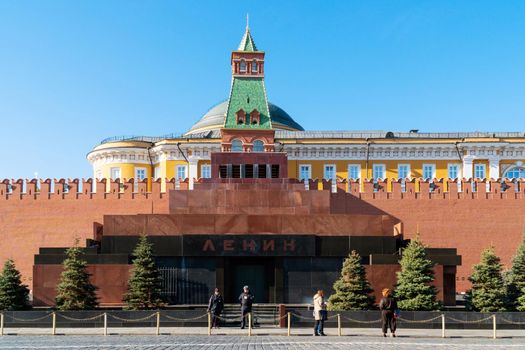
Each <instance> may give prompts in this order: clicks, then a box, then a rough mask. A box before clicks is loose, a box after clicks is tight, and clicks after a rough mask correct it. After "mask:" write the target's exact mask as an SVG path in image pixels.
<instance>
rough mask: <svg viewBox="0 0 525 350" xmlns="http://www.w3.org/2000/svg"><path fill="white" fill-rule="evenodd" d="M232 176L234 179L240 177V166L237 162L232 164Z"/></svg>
mask: <svg viewBox="0 0 525 350" xmlns="http://www.w3.org/2000/svg"><path fill="white" fill-rule="evenodd" d="M232 177H233V178H234V179H240V178H241V166H240V165H237V164H233V165H232Z"/></svg>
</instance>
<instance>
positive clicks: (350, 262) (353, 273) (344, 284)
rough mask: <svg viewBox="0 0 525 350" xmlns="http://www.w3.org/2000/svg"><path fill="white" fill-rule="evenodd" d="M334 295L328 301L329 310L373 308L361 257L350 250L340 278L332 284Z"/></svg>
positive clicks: (372, 297)
mask: <svg viewBox="0 0 525 350" xmlns="http://www.w3.org/2000/svg"><path fill="white" fill-rule="evenodd" d="M334 289H335V294H332V295H331V296H330V298H329V299H328V308H329V310H368V309H371V308H373V307H374V301H375V299H374V296H373V295H371V293H372V292H373V289H372V288H370V283H368V280H367V279H366V270H365V267H364V266H363V265H362V264H361V256H360V255H359V254H358V253H357V252H356V251H355V250H352V253H351V254H349V255H348V258H346V259H345V260H344V262H343V268H342V271H341V278H339V279H338V280H337V281H335V283H334Z"/></svg>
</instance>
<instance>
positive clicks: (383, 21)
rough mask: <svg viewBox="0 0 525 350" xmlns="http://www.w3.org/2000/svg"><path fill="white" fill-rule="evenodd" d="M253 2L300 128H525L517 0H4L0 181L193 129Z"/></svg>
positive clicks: (218, 86)
mask: <svg viewBox="0 0 525 350" xmlns="http://www.w3.org/2000/svg"><path fill="white" fill-rule="evenodd" d="M247 12H248V13H249V14H250V27H251V29H252V34H253V36H254V39H255V42H256V44H257V46H258V47H259V48H260V49H262V50H265V51H266V87H267V92H268V96H269V99H270V101H272V102H274V103H276V104H278V105H279V106H281V107H282V108H284V109H285V110H286V111H287V112H288V113H289V114H290V115H291V116H292V117H293V118H295V119H296V120H297V121H298V122H299V123H301V124H302V125H303V127H304V128H305V129H310V130H312V129H325V130H340V129H345V130H378V129H382V130H394V131H406V130H409V129H413V128H417V129H420V130H421V131H474V130H481V131H489V130H497V131H519V130H523V129H525V127H524V122H525V100H524V97H525V40H524V38H525V1H437V0H436V1H419V0H418V1H415V0H414V1H391V0H386V1H326V0H319V1H282V0H279V1H268V0H265V1H262V0H261V1H253V0H252V1H248V0H245V1H184V2H183V1H159V0H156V1H131V0H126V1H111V0H103V1H93V0H90V1H87V0H86V1H80V0H79V1H70V0H64V1H59V0H53V1H39V0H38V1H37V0H35V1H25V0H16V1H14V0H0V122H1V124H0V125H1V130H2V132H1V134H0V178H4V177H8V178H17V177H32V176H33V174H34V173H35V172H38V174H39V176H41V177H57V178H60V177H66V178H67V177H89V176H91V175H92V174H91V168H90V165H89V163H88V162H87V160H86V159H85V155H86V153H87V152H89V151H90V150H91V149H92V147H93V146H95V145H96V144H97V143H98V142H99V141H100V140H102V139H103V138H105V137H108V136H114V135H125V134H141V135H162V134H166V133H170V132H183V131H186V130H187V129H188V128H189V127H190V126H191V125H192V124H193V123H194V122H195V121H197V120H198V119H199V117H200V116H201V115H202V114H203V113H204V112H206V110H207V109H208V108H209V107H210V106H212V105H213V104H215V103H217V102H219V101H221V100H223V99H225V98H226V97H227V96H228V92H229V87H230V67H229V58H230V52H231V50H232V49H235V48H236V47H237V45H238V43H239V41H240V39H241V36H242V34H243V31H244V27H245V16H246V13H247Z"/></svg>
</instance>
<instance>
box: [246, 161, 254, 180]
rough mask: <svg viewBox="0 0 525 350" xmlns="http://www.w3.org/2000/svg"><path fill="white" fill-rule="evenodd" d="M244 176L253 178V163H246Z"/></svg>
mask: <svg viewBox="0 0 525 350" xmlns="http://www.w3.org/2000/svg"><path fill="white" fill-rule="evenodd" d="M244 177H245V178H247V179H253V164H244Z"/></svg>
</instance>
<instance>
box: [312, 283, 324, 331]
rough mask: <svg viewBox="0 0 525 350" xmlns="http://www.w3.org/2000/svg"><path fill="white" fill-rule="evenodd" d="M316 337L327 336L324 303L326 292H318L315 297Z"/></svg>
mask: <svg viewBox="0 0 525 350" xmlns="http://www.w3.org/2000/svg"><path fill="white" fill-rule="evenodd" d="M314 319H315V326H314V335H315V336H319V335H322V336H325V335H326V334H324V321H325V320H326V303H325V301H324V292H323V291H322V290H318V291H317V293H316V294H315V295H314Z"/></svg>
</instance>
